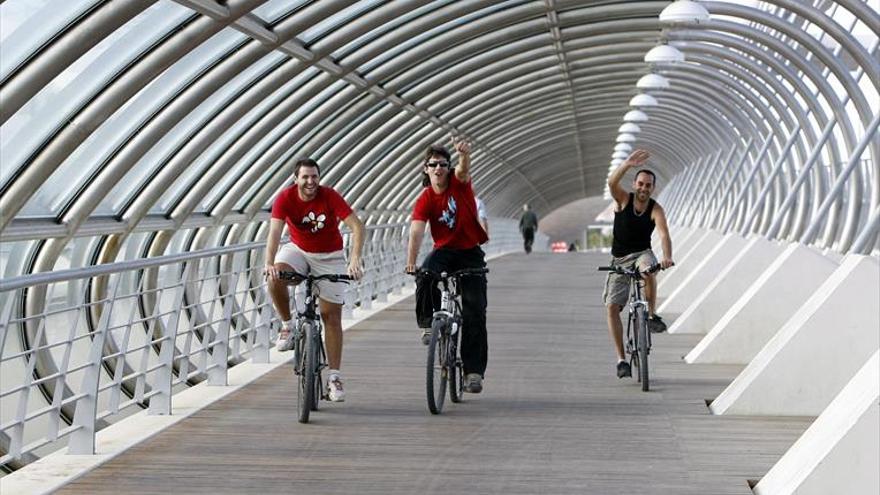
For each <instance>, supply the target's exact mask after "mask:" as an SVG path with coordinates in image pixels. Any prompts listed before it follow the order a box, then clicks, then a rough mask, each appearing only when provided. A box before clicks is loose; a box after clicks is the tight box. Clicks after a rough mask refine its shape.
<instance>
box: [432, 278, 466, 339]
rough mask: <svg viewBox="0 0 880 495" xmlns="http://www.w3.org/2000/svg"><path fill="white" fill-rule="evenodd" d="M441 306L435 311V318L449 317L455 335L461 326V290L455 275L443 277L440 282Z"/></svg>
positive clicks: (451, 333) (451, 332) (452, 332)
mask: <svg viewBox="0 0 880 495" xmlns="http://www.w3.org/2000/svg"><path fill="white" fill-rule="evenodd" d="M439 285H441V286H442V287H441V288H440V308H441V309H439V310H437V311H434V318H440V317H442V318H447V319H449V321H450V323H451V325H450V332H449V334H450V335H455V334H456V333H457V332H458V329H459V327H460V326H461V292H460V291H459V288H458V279H457V278H455V277H448V278H441V279H440V284H439Z"/></svg>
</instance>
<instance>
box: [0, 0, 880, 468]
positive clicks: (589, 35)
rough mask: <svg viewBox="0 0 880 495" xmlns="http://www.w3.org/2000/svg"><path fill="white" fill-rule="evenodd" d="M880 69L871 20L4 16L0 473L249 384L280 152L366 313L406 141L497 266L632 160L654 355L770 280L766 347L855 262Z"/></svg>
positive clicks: (225, 9)
mask: <svg viewBox="0 0 880 495" xmlns="http://www.w3.org/2000/svg"><path fill="white" fill-rule="evenodd" d="M707 13H708V15H707ZM878 44H880V6H878V4H877V2H876V1H875V0H868V1H864V0H838V1H832V0H807V1H800V0H770V1H762V2H757V1H705V2H690V1H684V0H682V1H679V2H675V3H673V4H670V2H668V1H651V0H646V1H635V2H624V1H604V0H602V1H592V0H507V1H487V0H461V1H452V0H434V1H428V0H396V1H376V0H361V1H355V0H317V1H309V0H228V1H224V2H219V1H215V0H112V1H111V0H71V1H65V2H56V1H52V0H6V1H5V2H3V3H2V4H0V51H2V53H0V55H2V56H0V101H2V105H0V163H2V167H0V236H2V241H3V243H2V245H0V274H2V276H3V277H4V279H3V282H2V283H3V285H2V286H0V287H5V288H4V289H3V290H2V291H0V311H2V314H0V319H2V320H0V323H2V324H3V327H2V334H0V346H2V358H0V362H2V365H0V366H2V368H0V371H2V375H3V382H2V387H0V400H2V402H3V404H2V405H0V409H2V410H3V413H4V414H3V417H2V433H0V457H2V461H3V462H2V466H3V468H4V469H7V470H10V469H15V468H17V467H19V466H20V465H22V464H24V463H27V462H28V461H29V460H31V459H32V457H29V456H32V455H33V452H37V451H38V450H39V449H40V448H47V447H41V446H42V445H44V444H46V445H48V444H50V443H51V444H54V443H57V442H55V439H56V437H59V436H65V435H66V436H69V437H70V438H71V440H73V439H74V438H79V439H78V440H75V441H74V444H76V445H77V446H76V447H73V444H72V448H73V449H74V450H80V451H88V438H87V437H88V436H89V435H92V434H93V433H94V430H95V429H99V428H101V427H102V426H104V425H105V424H106V422H107V421H111V420H114V419H113V418H116V417H117V416H118V414H116V411H117V410H118V411H123V410H124V409H125V406H129V407H143V406H145V405H146V403H147V402H148V401H147V399H149V403H150V407H151V408H156V410H166V409H167V401H168V400H170V399H169V397H170V395H169V394H171V393H172V392H173V391H174V390H175V389H176V388H180V387H185V386H187V385H188V384H190V383H191V382H193V381H199V380H202V379H207V380H212V379H213V380H222V378H221V377H220V376H219V374H218V373H220V371H222V370H224V369H225V367H226V366H227V363H229V364H234V363H235V362H236V361H237V360H239V359H243V358H245V357H247V356H248V354H249V353H250V356H251V359H259V358H258V356H259V355H260V353H262V352H264V348H263V347H262V346H263V345H264V344H265V341H264V340H261V339H262V338H263V337H265V335H266V332H265V329H266V328H268V327H267V326H266V322H265V320H260V319H259V318H257V315H259V314H261V311H262V309H261V308H263V307H264V306H265V297H264V296H263V295H261V294H262V293H261V290H260V282H259V280H258V277H257V276H256V275H255V274H254V273H252V267H254V266H259V264H258V263H255V261H257V259H258V258H259V256H260V255H261V254H260V253H259V250H258V249H257V248H256V247H255V246H258V245H259V243H260V242H261V241H262V239H263V238H264V236H265V228H264V227H265V222H266V220H267V218H268V213H267V211H268V207H269V205H270V204H271V200H272V198H273V197H274V195H275V194H276V193H277V191H278V190H279V189H280V188H281V187H283V186H284V185H285V184H287V183H289V181H290V175H291V165H292V163H293V161H294V160H295V159H296V158H298V157H301V156H311V157H314V158H316V159H317V160H318V161H319V163H321V164H322V166H323V172H324V173H323V178H324V181H325V183H327V184H329V185H332V186H334V187H336V188H337V189H338V190H339V191H340V192H342V193H343V195H344V196H345V197H346V198H347V199H348V200H349V202H350V203H352V204H353V205H354V206H355V207H356V208H357V209H358V210H359V211H361V212H362V213H363V217H364V219H365V220H366V222H367V224H368V226H370V229H371V230H370V232H371V239H370V245H371V246H372V247H371V248H370V249H371V250H372V251H373V255H372V256H371V257H370V258H368V259H369V260H370V261H369V263H372V265H370V266H368V267H367V268H368V273H370V274H371V276H372V277H375V278H373V279H368V281H367V282H365V283H364V284H361V286H359V289H358V291H359V292H358V294H359V296H358V298H357V300H358V304H360V305H362V306H365V305H369V304H370V302H371V301H372V300H374V298H377V297H383V294H385V293H386V292H387V291H389V290H391V289H392V288H394V287H399V285H400V281H399V273H398V272H399V269H398V268H399V267H396V266H394V265H395V264H399V259H396V258H394V256H392V255H390V254H389V253H391V252H395V253H396V252H398V250H399V249H402V247H403V245H404V243H405V232H404V230H405V223H406V217H407V215H408V212H409V209H410V208H411V206H412V203H413V201H414V199H415V197H416V195H417V194H418V192H419V190H420V187H419V181H420V176H419V157H420V154H421V153H422V152H423V150H424V147H425V145H426V144H428V143H432V142H442V143H446V144H449V142H450V136H451V135H454V134H460V135H463V136H466V137H468V138H469V139H471V140H472V141H473V143H474V152H473V172H474V186H475V189H476V191H477V192H478V193H479V195H480V197H481V198H482V199H483V200H484V201H485V202H486V204H487V206H488V209H489V212H490V214H491V215H492V216H493V222H492V223H493V241H492V243H490V248H491V249H494V250H496V251H499V252H500V251H503V250H505V249H514V247H515V246H516V245H518V242H519V239H518V235H517V233H516V230H515V220H513V219H512V218H513V217H514V216H515V215H517V213H518V212H519V210H520V207H521V205H522V204H523V203H525V202H527V203H530V204H531V205H532V207H533V208H534V209H535V210H536V211H537V212H538V214H539V215H541V216H544V215H546V214H547V213H550V212H552V211H554V210H556V209H557V208H560V207H562V206H565V205H567V204H569V203H572V202H574V201H577V200H580V199H583V198H588V197H597V196H600V195H602V194H603V190H604V189H605V180H606V177H607V175H608V174H609V172H610V170H609V169H608V165H609V163H608V155H609V154H610V153H616V154H614V155H613V158H614V161H612V162H611V163H612V164H613V165H616V164H618V163H620V160H621V159H622V158H621V156H622V155H621V153H624V152H627V151H630V150H631V149H635V148H639V147H642V148H647V149H649V150H650V151H651V153H652V162H651V167H652V168H653V169H654V170H655V171H656V172H657V176H658V183H659V196H658V199H659V201H660V202H661V204H663V205H664V206H665V208H666V211H667V214H668V216H669V218H670V220H671V223H672V224H673V225H674V236H673V239H674V241H675V246H676V260H677V261H678V262H679V263H678V264H679V266H678V267H677V268H675V269H674V270H672V271H671V272H670V273H668V274H667V275H666V280H665V281H663V282H661V283H662V284H663V285H664V289H663V290H664V294H666V295H669V296H670V297H669V299H668V300H667V301H666V302H665V303H666V304H667V305H668V307H667V308H668V309H669V311H671V312H672V316H675V317H679V319H678V320H677V321H675V322H673V325H672V326H671V327H670V331H671V332H677V331H688V332H698V333H708V334H709V335H710V336H711V338H712V341H711V342H709V341H706V342H703V343H701V344H700V345H699V346H698V347H697V348H696V349H695V350H694V351H693V352H692V353H691V354H690V355H689V357H688V359H695V360H696V359H719V358H718V357H717V356H730V355H731V350H730V348H724V346H721V347H719V344H720V343H722V342H736V341H737V338H740V339H741V338H742V334H740V336H739V337H737V336H736V335H735V334H734V333H731V332H730V331H729V328H733V327H734V326H736V325H746V326H748V325H749V324H750V323H749V322H751V321H755V320H758V321H761V318H762V317H763V316H764V314H763V313H762V311H763V312H767V311H768V308H766V307H765V306H767V305H766V304H765V303H763V302H762V301H761V298H762V297H766V295H767V294H773V293H774V291H775V290H776V289H775V288H776V287H778V286H779V284H780V281H779V279H777V280H776V281H772V280H767V277H764V278H763V279H762V278H761V275H762V274H764V273H766V270H768V269H772V270H774V271H775V272H774V273H776V274H777V277H789V276H791V277H799V278H798V280H802V281H803V283H802V285H801V286H800V287H799V291H795V292H797V293H791V294H788V295H787V296H786V297H785V298H784V304H783V305H782V307H776V308H773V309H777V310H779V311H777V313H776V314H775V318H776V320H774V323H773V324H772V325H770V328H762V329H759V330H758V333H760V334H761V335H763V336H764V337H762V338H772V337H773V336H775V335H776V334H777V332H778V331H779V330H780V328H783V327H784V328H787V330H786V331H787V332H789V333H791V332H794V329H793V328H792V327H791V326H792V325H793V324H794V323H792V318H797V317H798V315H803V314H804V313H803V308H802V307H801V306H802V305H803V304H804V303H806V302H807V301H808V300H816V299H815V297H813V298H812V299H811V295H812V294H813V293H814V292H815V291H817V290H819V289H820V288H822V287H824V289H823V290H825V291H827V292H828V293H829V294H832V293H834V294H836V293H837V292H838V290H843V289H838V288H837V287H836V286H835V287H831V286H829V285H828V284H830V282H827V281H828V280H829V279H831V278H834V277H838V278H840V280H843V281H844V282H841V283H846V281H847V280H850V279H851V277H849V276H843V275H841V266H844V265H845V266H849V264H848V263H852V262H851V261H846V260H847V259H853V258H852V257H853V256H858V255H867V256H869V257H871V258H873V259H874V260H875V261H876V256H877V252H878V246H880V244H878V242H880V240H878V231H880V161H878V155H880V138H878V123H880V48H878ZM649 93H650V94H649ZM618 133H620V134H619V135H618ZM496 226H497V227H498V228H497V229H496ZM254 249H257V251H256V252H253V250H254ZM218 250H219V251H218ZM737 250H740V251H737ZM221 253H222V254H221ZM233 253H238V254H233ZM744 253H748V255H746V254H744ZM845 255H846V256H849V258H844V256H845ZM175 256H177V257H179V258H175ZM817 257H822V259H823V260H824V261H820V262H816V263H815V265H816V266H815V267H814V268H813V269H811V270H809V271H806V272H804V271H798V270H797V268H796V267H797V262H798V261H797V260H810V259H818V258H817ZM731 258H732V259H731ZM147 259H156V260H163V263H164V262H166V261H167V262H168V263H170V264H163V265H162V267H161V268H160V266H159V265H154V264H151V263H154V262H153V261H147ZM842 260H843V265H842V264H841V262H842ZM685 261H687V262H685ZM731 261H732V263H730V264H728V262H731ZM132 263H133V264H132ZM865 263H866V264H867V265H866V266H869V267H871V266H874V265H871V264H870V263H871V262H870V261H868V262H865ZM97 265H102V266H105V265H106V268H100V269H98V268H95V266H97ZM712 266H719V267H722V269H721V270H720V273H717V272H716V273H715V274H714V275H715V278H714V279H713V272H712V270H711V267H712ZM64 270H71V271H67V272H65V271H64ZM101 270H107V271H101ZM130 270H134V271H130ZM44 273H54V275H48V276H49V277H53V276H55V277H58V276H61V277H62V278H59V279H57V280H56V279H52V280H55V282H54V283H53V284H50V285H45V283H44V282H45V281H46V280H49V279H44V278H41V277H45V276H47V275H39V274H44ZM60 274H65V275H63V276H62V275H60ZM835 274H837V275H835ZM99 275H100V276H99ZM65 276H66V277H68V278H63V277H65ZM41 280H42V281H43V282H41ZM835 280H837V279H835ZM183 282H185V283H183ZM12 284H14V285H12ZM374 284H378V285H374ZM774 284H775V285H774ZM823 284H824V285H823ZM713 287H714V288H713ZM731 287H734V288H737V289H738V290H733V289H731ZM231 288H235V289H234V290H233V289H231ZM707 288H710V289H712V290H706V289H707ZM13 289H14V290H13ZM363 291H366V292H363ZM689 300H691V304H688V301H689ZM112 301H116V302H113V303H112V304H111V302H112ZM230 302H234V304H229V303H230ZM823 304H824V303H823ZM823 308H824V309H823V310H822V311H819V313H817V314H824V313H823V312H824V311H827V310H829V308H827V307H823ZM814 309H815V308H814ZM783 313H784V314H783ZM71 315H75V316H76V317H75V318H74V317H72V316H71ZM777 320H778V321H777ZM58 321H62V322H66V323H65V324H64V325H61V326H60V327H59V326H58V323H57V322H58ZM67 323H70V324H67ZM73 323H75V324H73ZM175 323H176V325H175ZM184 323H185V324H184ZM180 325H183V327H180ZM175 328H180V329H179V330H176V331H177V332H178V333H177V334H176V335H175V334H174V333H173V332H174V331H175V330H173V329H175ZM261 329H263V330H261ZM752 330H755V329H752ZM168 331H171V332H172V333H171V334H168V333H167V332H168ZM227 331H228V332H229V333H228V334H227ZM261 332H262V333H261ZM795 333H797V332H795ZM119 334H121V335H119ZM731 335H732V337H731ZM261 336H262V337H261ZM258 337H259V338H258ZM792 338H794V337H792ZM799 338H800V337H799ZM803 338H806V337H803ZM172 341H173V342H175V343H176V345H175V346H174V347H173V348H172V347H170V346H163V345H161V344H160V342H172ZM751 345H752V346H753V347H754V346H755V345H756V344H755V343H754V342H752V344H751ZM132 346H133V347H132ZM235 346H239V347H235ZM240 346H244V347H243V348H242V347H240ZM129 348H130V349H129ZM172 349H173V350H172ZM215 350H216V351H220V352H219V353H218V354H216V355H215ZM736 352H737V353H738V354H736V355H737V356H740V357H738V358H737V359H743V358H742V356H753V355H754V354H755V352H756V349H754V348H751V349H747V350H746V349H738V350H737V351H736ZM768 352H769V351H768ZM135 355H137V359H140V361H138V362H137V363H134V364H132V362H131V361H130V359H131V358H133V357H134V356H135ZM224 356H226V357H228V358H229V359H224ZM709 356H716V357H711V358H710V357H709ZM137 359H135V360H136V361H137ZM720 359H725V358H723V357H722V358H720ZM771 361H772V359H769V358H768V362H771ZM856 364H858V365H861V364H862V363H856ZM848 372H849V371H847V373H848ZM159 375H161V376H159ZM212 376H213V378H212ZM10 377H12V378H10ZM148 377H150V378H149V380H155V381H149V380H148ZM157 377H158V378H157ZM148 382H149V387H148V386H147V384H148ZM84 385H88V386H87V387H86V388H85V389H84V388H82V387H83V386H84ZM96 387H97V388H96ZM10 404H14V405H10ZM21 404H24V405H21ZM157 404H158V405H157ZM8 411H14V412H12V413H9V412H8ZM102 411H103V412H102ZM110 412H112V413H113V414H110V415H107V414H109V413H110ZM105 413H106V414H105ZM10 414H11V415H10ZM122 414H125V413H124V412H123V413H122ZM105 415H106V416H107V417H105ZM23 429H24V430H26V431H22V430H23ZM27 431H33V432H35V433H27ZM786 462H787V463H789V464H788V465H790V463H791V462H792V461H791V459H787V460H786Z"/></svg>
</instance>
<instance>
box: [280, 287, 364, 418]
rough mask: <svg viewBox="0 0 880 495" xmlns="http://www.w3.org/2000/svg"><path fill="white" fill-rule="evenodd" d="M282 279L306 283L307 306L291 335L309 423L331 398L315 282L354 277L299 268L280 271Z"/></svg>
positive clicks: (302, 413)
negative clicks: (321, 403) (325, 377)
mask: <svg viewBox="0 0 880 495" xmlns="http://www.w3.org/2000/svg"><path fill="white" fill-rule="evenodd" d="M278 278H280V279H282V280H288V281H291V282H297V283H298V282H305V284H306V287H305V288H306V299H305V304H304V306H305V309H304V310H303V311H302V312H299V311H297V317H296V324H295V325H294V328H293V335H292V336H291V338H292V339H293V343H294V345H293V369H294V373H296V375H297V376H299V388H298V390H297V394H296V402H297V409H298V411H299V422H300V423H308V422H309V414H310V413H311V412H312V411H317V410H318V402H319V401H320V400H321V399H325V400H328V399H329V397H328V394H327V388H326V387H325V386H324V381H323V378H322V376H321V372H322V371H323V370H324V368H326V367H327V351H326V350H325V349H324V339H323V335H322V334H323V331H324V326H323V325H322V323H321V317H320V315H319V314H318V311H317V306H318V303H317V299H318V294H317V293H316V291H315V290H314V285H315V283H316V282H317V281H319V280H329V281H331V282H342V281H348V280H351V279H352V278H351V277H350V276H348V275H343V274H326V275H303V274H301V273H298V272H295V271H283V272H278Z"/></svg>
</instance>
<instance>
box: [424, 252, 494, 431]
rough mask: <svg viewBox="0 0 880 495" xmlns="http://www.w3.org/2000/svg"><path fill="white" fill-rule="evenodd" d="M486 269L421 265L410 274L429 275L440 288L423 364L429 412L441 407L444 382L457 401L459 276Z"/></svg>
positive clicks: (460, 380) (460, 378) (460, 375)
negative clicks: (438, 269)
mask: <svg viewBox="0 0 880 495" xmlns="http://www.w3.org/2000/svg"><path fill="white" fill-rule="evenodd" d="M487 273H489V269H488V268H465V269H462V270H457V271H454V272H452V273H447V272H442V273H437V272H434V271H432V270H427V269H424V268H422V269H420V270H419V271H417V272H416V273H414V274H413V275H415V276H420V277H427V278H430V279H431V280H432V282H436V283H437V284H438V287H439V289H440V309H439V310H437V311H435V312H434V316H433V320H432V322H431V340H430V343H429V344H428V359H427V363H426V367H425V370H426V375H425V390H426V392H427V397H428V410H430V411H431V414H440V413H441V412H442V411H443V404H444V402H445V398H446V388H447V385H448V388H449V398H450V400H452V402H461V399H462V396H463V393H464V381H465V376H464V365H463V364H462V361H461V356H460V355H459V352H458V350H459V345H460V343H461V331H460V330H461V328H462V313H461V288H460V285H461V283H460V282H461V278H462V277H466V276H485V275H486V274H487Z"/></svg>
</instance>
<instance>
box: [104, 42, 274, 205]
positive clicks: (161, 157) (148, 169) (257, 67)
mask: <svg viewBox="0 0 880 495" xmlns="http://www.w3.org/2000/svg"><path fill="white" fill-rule="evenodd" d="M286 58H289V57H287V56H286V55H285V54H283V53H281V52H272V53H270V54H269V55H267V56H265V57H263V58H262V59H261V60H259V61H258V62H257V63H255V64H253V65H252V66H250V67H249V68H247V69H245V70H244V71H242V72H240V73H239V74H238V75H237V76H236V77H234V78H233V79H232V80H231V81H229V82H228V83H227V84H226V85H224V86H223V87H222V88H220V89H219V90H218V91H216V92H215V93H214V94H212V95H211V96H210V97H208V98H207V99H205V101H204V102H202V103H201V104H200V105H199V106H198V108H196V109H195V110H194V111H193V112H192V113H190V114H189V115H187V116H186V117H185V118H183V119H182V120H181V122H180V123H179V124H177V125H176V126H175V127H174V128H173V129H171V131H169V132H168V133H167V134H166V135H165V136H164V137H163V138H162V139H161V140H160V141H159V143H158V144H156V146H153V147H152V148H151V149H150V150H149V151H148V152H147V153H145V154H144V156H143V157H142V158H141V159H140V160H139V161H138V163H137V165H135V166H134V167H133V168H132V169H131V171H129V172H128V174H126V176H125V178H124V179H123V180H121V181H119V184H118V185H117V186H116V187H115V188H114V189H113V190H112V191H111V192H110V194H108V195H107V196H106V198H105V199H104V201H103V202H102V203H101V206H100V207H99V209H98V211H99V212H102V213H103V212H113V213H118V212H119V211H120V209H121V208H122V207H123V205H125V204H126V202H127V201H128V200H129V199H130V198H129V192H130V191H131V190H133V189H134V188H133V187H132V186H134V185H141V184H142V183H143V182H144V181H145V180H147V179H149V178H150V177H151V176H152V174H153V173H154V172H155V171H156V168H157V167H158V166H160V165H161V164H163V163H164V162H165V161H166V160H168V159H169V158H171V157H172V156H173V154H174V153H175V151H176V150H177V149H178V148H179V147H180V146H181V143H182V142H184V141H187V140H188V139H190V137H191V136H192V135H193V134H194V133H196V132H198V130H199V129H201V128H203V127H205V126H206V125H207V124H208V123H210V121H211V119H212V118H213V116H214V115H215V114H217V113H218V111H219V110H220V109H222V108H225V107H227V106H229V105H230V104H231V103H232V101H231V100H232V99H233V98H236V97H237V96H238V93H239V92H240V91H241V90H242V88H247V87H250V86H253V85H255V84H256V83H257V82H259V79H258V78H259V77H261V76H262V73H263V72H264V71H265V70H267V69H268V68H269V67H270V66H273V65H275V64H277V63H279V62H281V61H282V60H284V59H286ZM99 214H100V213H99Z"/></svg>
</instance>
